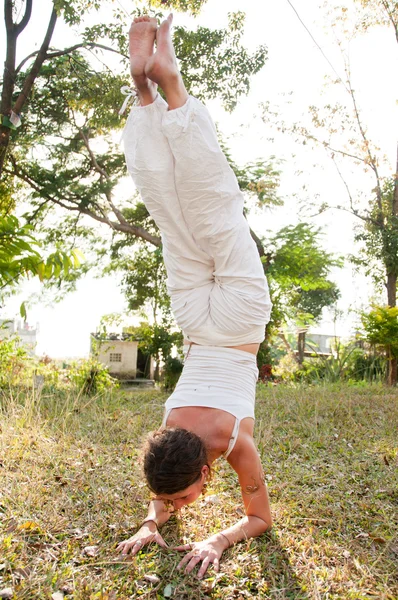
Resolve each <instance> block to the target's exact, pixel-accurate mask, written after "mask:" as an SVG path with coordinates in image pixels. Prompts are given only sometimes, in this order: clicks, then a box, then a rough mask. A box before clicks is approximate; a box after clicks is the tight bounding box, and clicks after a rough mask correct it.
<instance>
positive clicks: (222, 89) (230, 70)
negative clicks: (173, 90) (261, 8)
mask: <svg viewBox="0 0 398 600" xmlns="http://www.w3.org/2000/svg"><path fill="white" fill-rule="evenodd" d="M244 23H245V14H244V13H243V12H241V11H239V12H236V13H230V14H229V22H228V28H227V29H224V30H222V29H215V30H209V29H207V28H205V27H198V28H197V30H196V31H187V30H186V29H185V28H183V27H176V28H175V33H174V46H175V50H176V55H177V58H178V59H179V63H180V65H179V66H180V71H181V74H182V76H183V79H184V82H185V85H186V87H187V88H188V89H189V91H190V92H191V93H192V94H193V95H194V96H196V97H197V98H199V99H201V100H204V99H205V98H209V99H210V98H216V97H219V98H221V99H222V101H223V104H224V108H225V109H226V110H229V111H231V110H233V109H234V108H235V107H236V104H237V101H238V99H239V97H240V96H242V95H243V94H247V93H248V91H249V89H250V78H251V76H252V75H254V74H255V73H258V72H259V71H260V69H261V68H262V67H263V66H264V63H265V61H266V59H267V49H266V47H265V46H260V47H259V48H258V49H257V50H256V52H255V53H254V54H253V55H252V56H251V55H250V54H249V53H248V52H247V50H245V49H244V48H243V47H242V45H241V40H242V35H243V30H244ZM203 82H206V88H204V86H203Z"/></svg>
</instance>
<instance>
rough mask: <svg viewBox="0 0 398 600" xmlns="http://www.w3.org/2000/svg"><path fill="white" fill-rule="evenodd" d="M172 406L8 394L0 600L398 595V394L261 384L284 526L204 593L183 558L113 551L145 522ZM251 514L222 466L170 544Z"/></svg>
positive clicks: (0, 490)
mask: <svg viewBox="0 0 398 600" xmlns="http://www.w3.org/2000/svg"><path fill="white" fill-rule="evenodd" d="M164 400H165V394H164V393H162V392H158V391H152V390H151V391H145V392H140V391H134V392H129V393H125V392H121V391H114V392H112V393H108V394H107V395H104V396H99V397H96V398H91V399H90V398H86V397H82V396H79V395H76V394H75V393H72V392H70V393H67V392H64V393H56V394H55V393H50V392H46V391H43V392H42V393H41V394H40V395H35V394H34V393H33V392H29V393H28V394H27V395H26V394H25V393H23V392H19V393H18V392H12V393H11V392H10V391H4V392H3V393H2V396H1V398H0V403H1V410H2V412H1V417H0V597H2V590H3V591H4V590H7V589H9V588H10V589H9V593H11V591H12V594H13V595H12V596H10V595H8V596H6V597H12V598H18V599H20V598H26V599H32V598H39V599H47V598H48V599H50V598H53V599H54V600H58V599H61V598H62V597H63V596H64V595H65V598H66V599H68V598H73V599H75V600H83V599H84V600H86V599H87V600H91V599H97V598H98V599H100V598H102V599H104V600H105V599H108V600H111V599H114V600H115V599H118V600H124V599H127V598H153V599H155V598H175V599H178V600H183V599H187V600H188V599H189V600H191V599H192V600H194V599H203V600H204V599H205V598H212V599H213V598H214V599H215V598H220V599H221V598H222V599H233V598H235V599H239V598H242V599H243V598H256V597H257V598H262V599H263V598H265V599H266V598H270V599H275V600H278V599H280V600H282V599H297V600H312V599H314V600H318V599H319V600H334V599H340V598H341V599H349V600H363V599H365V598H366V599H367V598H377V599H378V600H383V599H386V600H387V599H388V600H396V599H397V598H398V567H397V564H398V538H397V531H398V529H397V524H398V523H397V520H398V516H397V515H398V510H397V505H398V491H397V490H398V486H397V478H398V476H397V471H398V469H397V464H398V455H397V452H398V451H397V447H396V446H397V424H398V390H395V391H392V390H391V389H388V388H385V387H382V386H372V387H369V386H365V387H349V386H345V387H344V386H336V387H322V386H316V387H302V386H300V387H297V388H294V387H284V386H263V385H260V386H259V388H258V394H257V424H256V440H257V443H258V445H259V450H260V452H261V456H262V460H263V463H264V468H265V471H266V473H267V480H268V485H269V491H270V498H271V503H272V507H273V515H274V523H275V525H274V529H273V530H272V532H271V533H269V534H266V535H264V536H262V537H260V538H257V539H253V540H249V541H247V542H245V543H240V544H237V545H236V546H235V547H233V548H231V549H229V550H228V551H227V552H226V553H225V554H224V556H223V559H222V562H221V569H220V573H219V574H218V575H217V576H215V574H214V572H213V571H212V570H211V569H210V570H209V572H208V576H207V577H205V578H204V580H203V581H201V582H199V581H198V580H197V579H196V578H195V576H193V575H190V576H186V575H184V574H182V573H180V572H178V571H177V570H176V566H177V564H178V559H179V556H177V554H176V553H175V552H172V551H165V550H161V549H160V548H158V547H155V546H151V547H149V548H148V549H144V550H143V551H142V552H141V553H140V554H139V555H138V557H136V558H135V559H134V560H131V559H128V560H123V559H122V558H121V557H120V556H117V554H116V553H115V548H116V546H117V544H118V542H119V541H121V540H122V539H125V538H126V536H129V535H131V533H132V532H133V531H134V530H135V527H136V525H137V524H138V523H139V522H140V520H141V519H142V518H143V517H144V516H145V514H146V504H147V500H148V498H149V495H148V492H147V490H146V487H145V485H144V483H143V479H142V475H141V466H140V460H139V457H140V446H141V444H142V442H143V440H144V438H145V434H146V432H148V431H149V430H151V429H153V428H155V427H156V426H157V425H158V424H159V423H160V421H161V415H162V406H163V403H164ZM394 444H395V446H394ZM241 516H242V503H241V500H240V494H239V489H238V487H237V484H236V478H235V475H234V473H233V471H231V469H230V468H229V467H228V464H227V463H226V462H225V461H220V462H219V464H218V466H217V468H216V472H215V475H214V478H213V481H212V483H211V485H210V488H209V489H208V491H207V495H206V497H205V498H204V499H203V500H200V501H198V502H197V503H196V504H195V505H193V506H191V507H187V508H185V509H183V511H182V513H181V515H180V516H178V517H176V518H173V519H172V520H171V521H170V522H169V523H168V524H167V525H166V526H165V527H164V529H163V530H162V533H163V535H164V537H165V538H166V540H167V542H168V543H169V544H170V545H173V544H175V543H177V542H181V541H188V540H189V541H192V540H194V539H202V538H203V536H206V535H209V534H211V533H213V532H215V531H217V530H219V529H220V528H223V527H226V526H228V525H230V524H231V523H232V522H233V521H235V520H237V519H239V518H240V517H241ZM394 536H395V537H394ZM10 590H11V591H10ZM57 594H58V595H57ZM3 597H4V596H3Z"/></svg>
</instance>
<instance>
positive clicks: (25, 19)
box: [15, 0, 32, 36]
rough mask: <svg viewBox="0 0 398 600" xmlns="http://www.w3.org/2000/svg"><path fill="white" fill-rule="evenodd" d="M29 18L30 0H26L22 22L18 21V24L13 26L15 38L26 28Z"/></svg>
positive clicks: (30, 13)
mask: <svg viewBox="0 0 398 600" xmlns="http://www.w3.org/2000/svg"><path fill="white" fill-rule="evenodd" d="M31 16H32V0H26V8H25V14H24V16H23V17H22V20H21V21H20V23H18V24H17V23H16V24H15V33H16V35H17V36H18V35H19V34H20V33H22V31H23V30H24V29H25V27H26V26H27V24H28V23H29V21H30V17H31Z"/></svg>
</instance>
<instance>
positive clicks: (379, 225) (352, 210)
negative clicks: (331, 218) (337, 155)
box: [331, 157, 384, 229]
mask: <svg viewBox="0 0 398 600" xmlns="http://www.w3.org/2000/svg"><path fill="white" fill-rule="evenodd" d="M332 160H333V164H334V166H335V167H336V171H337V173H338V174H339V177H340V179H341V181H342V182H343V184H344V187H345V189H346V191H347V194H348V197H349V199H350V210H347V209H345V208H343V207H341V206H336V207H331V208H337V209H338V210H344V211H346V212H349V213H351V214H353V215H354V216H355V217H358V219H361V220H362V221H364V222H365V223H372V224H373V225H374V226H375V227H377V228H379V229H380V228H383V225H384V224H383V223H379V222H378V221H375V220H374V219H372V217H370V216H365V215H361V214H360V212H359V211H358V210H357V209H356V208H355V207H354V199H353V197H352V194H351V191H350V188H349V187H348V183H347V181H346V180H345V178H344V176H343V174H342V172H341V171H340V169H339V167H338V164H337V162H336V161H335V159H334V158H333V157H332Z"/></svg>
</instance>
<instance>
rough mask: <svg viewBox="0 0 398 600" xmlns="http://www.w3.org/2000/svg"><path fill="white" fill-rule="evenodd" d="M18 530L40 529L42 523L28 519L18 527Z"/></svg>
mask: <svg viewBox="0 0 398 600" xmlns="http://www.w3.org/2000/svg"><path fill="white" fill-rule="evenodd" d="M17 529H18V531H40V529H41V528H40V525H38V524H37V523H35V522H34V521H26V522H25V523H21V525H18V527H17Z"/></svg>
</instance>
